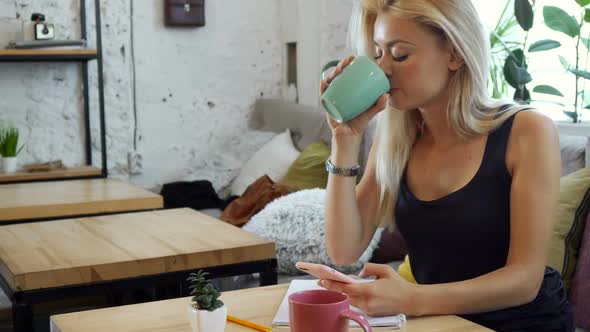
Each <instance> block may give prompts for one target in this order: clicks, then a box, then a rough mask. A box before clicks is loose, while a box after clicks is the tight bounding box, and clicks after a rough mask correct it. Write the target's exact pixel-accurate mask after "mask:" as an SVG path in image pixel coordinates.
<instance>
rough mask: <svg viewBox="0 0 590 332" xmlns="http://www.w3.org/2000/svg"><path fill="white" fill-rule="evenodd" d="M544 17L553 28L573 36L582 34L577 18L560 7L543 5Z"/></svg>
mask: <svg viewBox="0 0 590 332" xmlns="http://www.w3.org/2000/svg"><path fill="white" fill-rule="evenodd" d="M543 18H544V19H545V24H546V25H547V26H548V27H549V28H551V29H552V30H555V31H559V32H563V33H565V34H566V35H568V36H570V37H572V38H574V37H576V36H577V35H579V34H580V26H579V25H578V22H576V19H575V18H573V17H572V16H570V15H569V14H568V13H566V12H565V11H564V10H563V9H561V8H559V7H555V6H545V7H543Z"/></svg>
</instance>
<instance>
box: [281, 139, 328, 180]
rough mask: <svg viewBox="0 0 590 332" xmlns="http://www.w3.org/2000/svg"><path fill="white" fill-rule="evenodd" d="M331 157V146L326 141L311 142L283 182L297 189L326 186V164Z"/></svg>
mask: <svg viewBox="0 0 590 332" xmlns="http://www.w3.org/2000/svg"><path fill="white" fill-rule="evenodd" d="M329 157H330V148H329V147H328V146H327V145H326V144H325V143H323V142H319V141H318V142H313V143H311V144H310V145H308V146H307V147H306V148H305V149H304V150H303V151H302V152H301V154H300V155H299V157H298V158H297V159H296V160H295V161H294V162H293V164H291V166H290V167H289V170H288V171H287V175H286V176H285V178H283V180H281V182H282V183H285V184H288V185H291V186H293V187H296V188H297V189H312V188H326V185H327V184H328V173H326V169H325V166H324V165H325V163H326V160H328V158H329Z"/></svg>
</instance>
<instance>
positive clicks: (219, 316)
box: [187, 270, 227, 332]
mask: <svg viewBox="0 0 590 332" xmlns="http://www.w3.org/2000/svg"><path fill="white" fill-rule="evenodd" d="M208 274H209V273H207V272H204V271H202V270H199V271H198V272H197V273H191V274H190V276H189V277H188V279H187V281H188V282H189V283H190V286H189V289H190V290H191V293H190V295H191V296H193V298H192V301H191V303H190V304H189V307H188V315H189V320H190V322H191V326H192V329H193V332H223V331H224V330H225V324H226V319H227V307H226V306H225V305H224V304H223V302H221V301H220V300H219V296H220V295H221V293H220V292H219V291H218V290H217V289H216V288H215V286H213V284H212V283H211V282H210V281H209V280H207V278H206V277H207V275H208Z"/></svg>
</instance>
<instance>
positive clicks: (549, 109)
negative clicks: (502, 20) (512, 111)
mask: <svg viewBox="0 0 590 332" xmlns="http://www.w3.org/2000/svg"><path fill="white" fill-rule="evenodd" d="M506 1H510V4H509V10H510V11H511V12H513V8H514V5H513V3H514V0H505V1H485V0H473V3H474V5H475V6H476V8H477V10H478V12H479V15H480V17H481V19H482V22H483V24H484V26H485V27H486V28H488V29H490V28H493V27H495V25H496V23H497V20H498V19H499V17H500V15H501V12H502V9H503V8H504V6H505V4H506ZM544 6H557V7H560V8H562V9H563V10H565V11H566V12H567V13H568V14H570V15H572V16H573V17H574V18H575V19H576V21H577V22H579V21H580V14H581V8H580V7H579V5H578V4H577V3H576V2H575V1H563V0H536V1H535V5H534V9H535V20H534V24H533V28H532V29H531V30H530V31H529V35H528V40H527V45H526V49H527V50H528V47H529V46H530V45H531V44H532V43H534V42H536V41H539V40H542V39H553V40H556V41H558V42H560V43H561V46H560V47H558V48H556V49H553V50H549V51H542V52H534V53H527V52H525V54H526V56H527V62H528V64H529V72H530V73H531V76H532V77H533V81H532V82H530V83H529V84H527V87H528V88H529V90H530V91H531V98H532V99H533V102H532V103H531V105H534V106H535V107H536V108H537V109H539V111H541V112H543V113H545V114H547V115H548V116H550V117H551V118H553V119H554V120H558V121H559V120H564V121H571V120H570V118H568V117H567V116H566V115H565V114H564V113H563V112H562V111H563V110H564V106H562V105H560V104H565V105H566V106H565V107H566V108H568V110H573V101H574V96H575V93H576V92H575V76H574V75H573V74H571V73H568V72H566V70H565V69H564V67H563V65H562V64H561V62H560V59H559V56H560V55H561V56H563V57H564V58H565V59H566V60H567V61H568V62H569V63H570V64H572V65H575V63H576V54H575V47H576V42H577V38H576V39H574V38H571V37H569V36H567V35H566V34H564V33H561V32H557V31H554V30H551V29H550V28H548V27H547V26H545V24H544V23H543V7H544ZM488 31H489V30H488ZM514 33H515V36H514V38H515V40H518V41H520V42H522V41H524V38H525V33H524V31H522V29H521V28H520V27H517V28H516V29H514ZM582 36H583V37H584V38H590V23H586V24H585V26H584V27H583V30H582ZM579 64H580V68H581V69H584V68H586V69H585V70H588V68H589V66H588V59H587V54H586V48H585V47H584V46H582V44H580V60H579ZM538 85H550V86H553V87H555V88H557V89H558V90H559V91H561V93H562V94H563V95H564V97H558V96H552V95H548V94H541V93H535V92H533V91H532V90H533V88H534V87H535V86H538ZM582 90H585V91H586V93H585V94H586V96H585V102H584V105H589V104H590V82H588V80H585V79H580V80H579V85H578V91H582ZM513 92H514V90H513V89H511V91H510V92H509V95H507V96H506V97H507V98H511V97H512V95H513ZM582 119H583V120H585V121H588V120H590V110H586V111H585V112H582Z"/></svg>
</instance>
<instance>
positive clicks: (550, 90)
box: [533, 85, 563, 97]
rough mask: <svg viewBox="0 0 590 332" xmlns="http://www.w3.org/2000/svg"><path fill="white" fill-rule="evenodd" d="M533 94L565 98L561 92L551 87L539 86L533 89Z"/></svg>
mask: <svg viewBox="0 0 590 332" xmlns="http://www.w3.org/2000/svg"><path fill="white" fill-rule="evenodd" d="M533 92H537V93H544V94H548V95H554V96H560V97H563V94H562V93H561V92H560V91H559V90H557V89H556V88H554V87H552V86H550V85H537V86H536V87H535V88H534V89H533Z"/></svg>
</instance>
